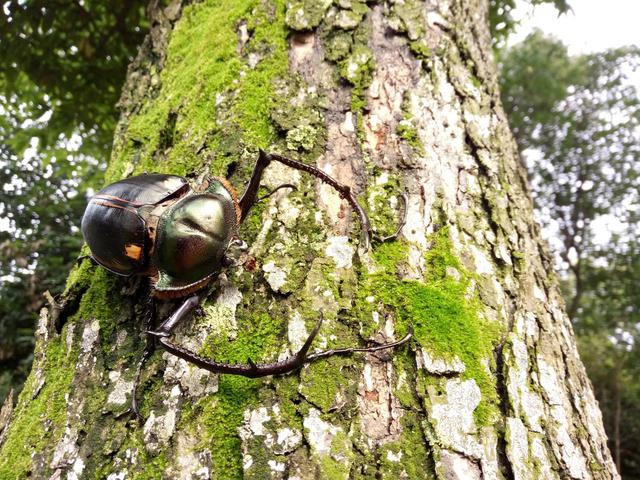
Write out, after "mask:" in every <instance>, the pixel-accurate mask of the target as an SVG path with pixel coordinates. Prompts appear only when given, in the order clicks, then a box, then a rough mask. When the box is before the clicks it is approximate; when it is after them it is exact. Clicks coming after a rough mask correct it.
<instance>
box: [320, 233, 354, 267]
mask: <svg viewBox="0 0 640 480" xmlns="http://www.w3.org/2000/svg"><path fill="white" fill-rule="evenodd" d="M328 242H329V245H327V248H326V249H325V253H326V255H327V256H328V257H329V258H331V259H333V261H334V262H336V267H337V268H351V267H352V260H353V254H354V253H355V250H354V248H353V247H352V246H351V245H349V237H346V236H334V237H329V239H328Z"/></svg>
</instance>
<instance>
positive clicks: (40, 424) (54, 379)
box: [0, 331, 78, 479]
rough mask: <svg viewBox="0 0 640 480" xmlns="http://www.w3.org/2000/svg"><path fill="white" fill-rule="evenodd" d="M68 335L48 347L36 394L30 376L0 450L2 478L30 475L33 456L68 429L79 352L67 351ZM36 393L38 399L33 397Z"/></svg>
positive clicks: (33, 380) (54, 442)
mask: <svg viewBox="0 0 640 480" xmlns="http://www.w3.org/2000/svg"><path fill="white" fill-rule="evenodd" d="M65 336H66V335H64V331H63V335H62V336H58V337H54V338H51V339H50V340H49V341H48V343H47V345H46V346H41V347H37V348H44V349H45V352H44V354H45V356H46V362H45V364H46V368H45V370H44V380H45V381H44V385H43V386H42V388H41V390H40V391H39V392H38V393H37V394H36V393H35V389H36V388H38V385H36V384H35V382H36V377H35V375H33V374H32V375H30V376H29V379H28V380H27V383H26V385H25V388H24V390H23V391H22V393H21V395H20V399H19V402H18V406H17V408H16V410H15V412H14V417H13V420H12V422H11V427H10V428H9V432H8V435H7V439H6V441H5V443H4V444H3V445H2V448H1V449H0V478H3V479H4V478H7V479H9V478H27V477H29V472H30V471H31V462H32V461H33V458H32V455H33V453H34V452H43V451H46V450H48V449H49V448H51V445H55V444H56V442H57V441H58V440H59V439H60V438H61V437H62V435H63V434H64V429H65V418H66V412H67V401H66V399H65V395H66V394H67V392H69V391H70V388H71V383H72V381H73V377H74V373H75V370H74V369H73V368H70V365H73V364H74V363H75V361H76V359H77V356H78V352H77V350H73V351H71V352H67V350H66V345H65V343H64V341H63V338H65ZM34 395H35V398H32V397H33V396H34Z"/></svg>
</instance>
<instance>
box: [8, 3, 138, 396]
mask: <svg viewBox="0 0 640 480" xmlns="http://www.w3.org/2000/svg"><path fill="white" fill-rule="evenodd" d="M145 5H146V2H142V1H137V2H136V1H115V2H91V1H90V2H75V1H54V2H51V1H46V2H45V1H8V2H4V3H3V6H2V10H1V11H0V37H1V38H2V41H1V42H0V62H1V63H2V71H1V72H0V145H2V147H0V148H1V150H0V185H2V189H1V190H0V222H1V225H2V231H1V233H0V278H1V279H2V283H1V284H0V401H3V400H4V398H5V397H6V395H7V394H8V392H9V389H10V388H17V389H18V390H19V389H20V387H21V384H22V382H23V381H24V379H25V378H26V375H27V373H28V371H29V368H30V366H31V360H32V353H33V331H34V329H35V325H36V319H37V312H38V311H39V310H40V308H42V306H43V305H44V302H45V300H44V295H43V294H44V292H45V291H47V290H48V291H49V292H50V293H51V294H52V295H57V294H59V293H61V292H62V290H63V288H64V282H65V279H66V277H67V272H68V271H69V269H70V267H71V265H72V263H73V261H74V260H75V258H76V256H77V255H78V252H79V248H80V245H81V244H82V239H81V235H80V232H79V228H78V227H79V224H80V219H81V217H82V212H83V210H84V205H85V203H86V198H85V197H86V192H87V190H88V189H91V187H93V186H96V185H99V184H100V183H101V181H102V176H103V172H104V167H105V162H104V159H105V158H107V157H108V156H109V152H110V150H111V142H112V138H113V129H114V127H115V124H116V120H117V114H116V109H115V106H116V102H117V100H118V98H119V96H120V88H121V85H122V83H123V82H124V76H125V72H126V67H127V65H128V64H129V63H130V62H131V60H132V58H133V54H134V52H135V49H136V48H137V47H138V45H139V44H140V43H141V42H142V39H143V38H144V34H145V31H146V25H147V23H146V20H145V16H144V12H145Z"/></svg>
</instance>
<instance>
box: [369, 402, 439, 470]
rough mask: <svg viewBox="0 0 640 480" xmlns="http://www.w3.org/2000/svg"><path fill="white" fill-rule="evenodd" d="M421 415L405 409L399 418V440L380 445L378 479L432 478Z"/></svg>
mask: <svg viewBox="0 0 640 480" xmlns="http://www.w3.org/2000/svg"><path fill="white" fill-rule="evenodd" d="M421 420H422V416H421V415H420V414H418V413H416V412H413V411H406V412H405V413H404V415H403V416H402V419H401V424H402V433H401V436H400V440H398V441H395V442H390V443H386V444H384V445H382V446H381V447H380V450H379V452H378V454H379V459H380V460H379V462H380V467H379V474H378V478H380V479H389V480H395V479H397V478H423V479H425V480H427V479H430V478H434V477H432V476H431V475H430V473H429V472H432V471H433V468H432V467H431V460H430V458H429V452H428V450H427V448H426V446H425V441H424V435H423V433H422V427H421V426H420V422H421Z"/></svg>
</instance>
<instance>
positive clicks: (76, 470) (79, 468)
mask: <svg viewBox="0 0 640 480" xmlns="http://www.w3.org/2000/svg"><path fill="white" fill-rule="evenodd" d="M82 472H84V461H83V460H82V459H81V458H76V461H75V462H73V465H72V466H71V471H69V473H67V480H79V479H80V478H82Z"/></svg>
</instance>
